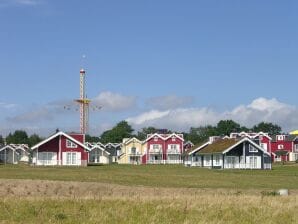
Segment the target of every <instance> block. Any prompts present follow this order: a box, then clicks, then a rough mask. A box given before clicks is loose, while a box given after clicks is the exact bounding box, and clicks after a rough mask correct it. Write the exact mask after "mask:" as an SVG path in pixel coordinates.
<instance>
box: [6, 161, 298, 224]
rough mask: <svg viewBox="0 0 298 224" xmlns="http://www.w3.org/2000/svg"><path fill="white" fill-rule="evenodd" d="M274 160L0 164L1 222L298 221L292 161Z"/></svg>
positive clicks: (297, 171) (297, 182) (297, 180)
mask: <svg viewBox="0 0 298 224" xmlns="http://www.w3.org/2000/svg"><path fill="white" fill-rule="evenodd" d="M273 168H274V169H273V170H271V171H270V170H268V171H261V170H254V171H252V170H246V171H245V170H242V171H241V170H240V171H239V170H224V171H223V170H209V169H202V168H186V167H182V166H162V165H161V166H128V165H111V166H90V167H85V168H83V167H72V168H71V167H30V166H25V165H19V166H12V165H1V166H0V197H1V199H2V200H1V202H0V211H1V212H0V223H281V224H284V223H298V213H297V209H298V166H297V165H296V164H291V165H284V166H282V165H275V166H274V167H273ZM279 188H288V189H290V196H288V197H281V196H276V195H274V194H273V192H274V191H275V190H277V189H279Z"/></svg>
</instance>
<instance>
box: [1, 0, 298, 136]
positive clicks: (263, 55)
mask: <svg viewBox="0 0 298 224" xmlns="http://www.w3.org/2000/svg"><path fill="white" fill-rule="evenodd" d="M82 2H84V3H82ZM297 10H298V3H297V2H296V1H273V0H270V1H229V0H227V1H190V0H189V1H175V0H171V1H166V0H158V1H157V0H153V1H140V0H135V1H119V0H118V1H114V0H109V1H95V0H94V1H92V0H89V1H78V0H77V1H76V0H72V1H66V0H0V27H1V29H0V34H1V35H0V43H1V45H0V46H1V49H0V67H1V83H2V85H1V88H0V96H1V98H0V133H1V134H2V135H6V134H7V133H8V132H9V131H13V130H15V129H25V130H27V131H28V132H29V133H33V132H36V133H39V134H41V135H47V134H49V133H51V132H53V131H54V130H55V129H56V128H60V129H61V130H65V131H78V130H79V128H78V125H79V119H78V116H79V115H78V113H77V112H76V111H75V108H76V106H75V105H72V108H73V109H72V110H71V111H65V110H64V109H63V106H64V105H69V104H71V102H72V99H74V98H77V97H78V96H79V70H80V68H81V66H84V67H85V69H86V71H87V78H86V82H87V94H88V97H89V98H91V99H93V104H94V105H102V106H103V109H102V110H101V111H95V112H91V114H90V133H91V134H93V135H99V134H100V133H101V132H102V131H103V130H106V129H107V128H110V127H112V126H113V125H114V124H115V123H116V122H118V121H120V120H123V119H125V120H128V121H129V122H130V124H131V125H132V126H133V127H134V128H135V129H138V128H141V127H144V126H148V125H155V126H157V127H160V128H172V129H175V130H178V131H185V130H188V129H189V127H190V126H198V125H206V124H215V123H216V122H217V121H218V120H219V119H234V120H236V121H238V122H239V123H241V124H243V125H247V126H252V125H253V124H255V123H258V122H260V121H263V120H264V121H271V122H274V123H278V124H279V125H281V126H282V127H283V129H284V130H285V131H289V130H292V129H296V128H297V127H298V118H296V117H295V116H297V112H298V110H297V97H296V95H297V83H298V78H297V77H298V76H297V70H298V69H297V59H298V51H297V50H298V49H297V47H298V46H297V45H298V43H297V34H298V27H297V26H298V25H297V21H298V15H297V13H296V12H297ZM82 55H86V58H85V59H84V60H82Z"/></svg>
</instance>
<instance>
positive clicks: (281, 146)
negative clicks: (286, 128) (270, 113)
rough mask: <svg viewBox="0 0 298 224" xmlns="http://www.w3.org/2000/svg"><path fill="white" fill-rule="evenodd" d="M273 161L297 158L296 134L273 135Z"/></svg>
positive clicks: (297, 139) (294, 159) (297, 140)
mask: <svg viewBox="0 0 298 224" xmlns="http://www.w3.org/2000/svg"><path fill="white" fill-rule="evenodd" d="M271 153H272V160H273V161H274V162H281V161H296V160H297V159H298V137H297V136H296V135H286V134H281V135H275V136H273V138H272V143H271Z"/></svg>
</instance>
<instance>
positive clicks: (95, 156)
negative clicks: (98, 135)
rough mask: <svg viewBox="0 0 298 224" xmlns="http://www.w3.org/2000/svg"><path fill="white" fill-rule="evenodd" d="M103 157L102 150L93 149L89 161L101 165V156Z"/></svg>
mask: <svg viewBox="0 0 298 224" xmlns="http://www.w3.org/2000/svg"><path fill="white" fill-rule="evenodd" d="M101 155H102V152H101V150H99V149H93V150H92V151H91V152H90V156H89V161H90V162H92V163H99V162H100V156H101Z"/></svg>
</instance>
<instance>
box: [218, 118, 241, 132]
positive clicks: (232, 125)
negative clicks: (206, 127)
mask: <svg viewBox="0 0 298 224" xmlns="http://www.w3.org/2000/svg"><path fill="white" fill-rule="evenodd" d="M216 129H217V134H218V135H230V133H231V132H239V131H240V130H241V127H240V124H238V123H236V122H235V121H233V120H221V121H219V122H218V123H217V126H216Z"/></svg>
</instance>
